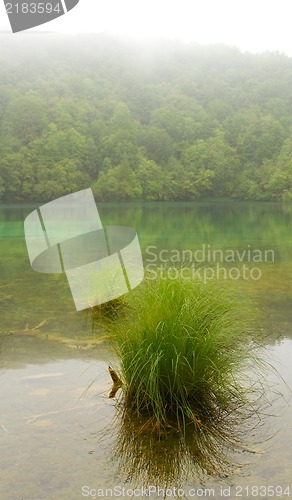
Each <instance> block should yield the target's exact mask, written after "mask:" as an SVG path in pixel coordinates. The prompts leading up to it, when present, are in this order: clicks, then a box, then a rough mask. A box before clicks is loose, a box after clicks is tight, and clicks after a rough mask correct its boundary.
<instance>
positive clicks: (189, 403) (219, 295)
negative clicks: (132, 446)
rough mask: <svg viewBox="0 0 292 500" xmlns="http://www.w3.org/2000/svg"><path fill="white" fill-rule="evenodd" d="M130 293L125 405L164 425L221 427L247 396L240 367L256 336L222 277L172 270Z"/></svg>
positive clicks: (121, 348) (123, 352)
mask: <svg viewBox="0 0 292 500" xmlns="http://www.w3.org/2000/svg"><path fill="white" fill-rule="evenodd" d="M128 300H129V305H130V306H131V307H130V308H129V311H128V316H127V319H125V320H124V321H123V322H122V324H119V327H118V328H117V331H116V335H115V342H116V348H117V352H118V356H119V360H120V376H121V379H122V380H123V390H124V398H123V402H124V405H125V408H126V410H127V413H128V412H129V410H130V412H133V414H136V415H138V416H139V415H144V416H145V415H146V416H147V415H148V416H149V422H152V423H153V425H154V426H155V427H156V428H158V429H162V428H163V427H164V428H165V427H166V426H169V425H170V426H172V427H173V428H176V429H178V430H181V429H185V428H186V426H187V425H188V424H192V425H194V426H195V428H196V429H197V430H203V429H207V428H209V429H211V428H212V429H213V431H214V435H215V433H216V432H217V431H219V428H220V422H223V423H224V421H226V422H227V420H228V419H229V420H230V418H233V417H230V416H232V415H233V412H234V411H235V410H236V411H238V410H239V409H240V408H243V407H244V405H245V403H246V401H247V387H246V384H245V382H244V381H243V380H242V377H240V373H241V370H243V369H244V367H245V366H246V364H248V362H250V360H251V358H252V344H251V339H250V338H249V336H248V334H247V333H245V325H244V323H243V321H242V318H240V313H239V310H240V308H239V305H238V304H237V303H236V301H235V300H234V299H233V298H231V296H230V293H227V291H226V287H224V288H223V287H222V285H220V284H218V283H217V282H208V283H203V282H201V281H194V280H185V279H183V278H182V277H180V276H177V277H176V279H171V278H170V277H169V276H168V275H167V274H166V275H165V276H160V277H159V278H157V279H155V280H145V281H144V282H143V283H142V285H141V286H140V287H139V288H138V289H136V290H135V291H133V292H132V293H131V294H129V296H128ZM225 430H226V429H225ZM224 432H225V431H224V426H223V427H222V432H221V437H222V435H223V433H224ZM226 437H228V432H227V433H226Z"/></svg>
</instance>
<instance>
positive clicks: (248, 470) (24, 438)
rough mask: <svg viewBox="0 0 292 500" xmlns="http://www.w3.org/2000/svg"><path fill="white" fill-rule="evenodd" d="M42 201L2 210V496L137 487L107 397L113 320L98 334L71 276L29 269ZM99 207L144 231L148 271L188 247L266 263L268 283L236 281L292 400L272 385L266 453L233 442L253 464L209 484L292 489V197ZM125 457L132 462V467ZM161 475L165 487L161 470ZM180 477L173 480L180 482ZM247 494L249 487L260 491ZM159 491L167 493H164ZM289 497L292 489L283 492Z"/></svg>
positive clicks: (187, 484)
mask: <svg viewBox="0 0 292 500" xmlns="http://www.w3.org/2000/svg"><path fill="white" fill-rule="evenodd" d="M34 208H35V207H34V206H25V205H21V206H2V207H0V237H1V240H0V245H1V247H0V255H1V259H0V313H1V316H0V318H1V319H0V321H1V323H0V331H1V336H0V370H1V371H0V384H1V385H0V393H1V411H0V441H1V455H0V474H1V480H0V488H1V490H2V491H1V493H0V497H1V498H5V499H7V500H10V499H11V500H12V499H13V500H15V499H17V500H18V499H25V500H28V499H29V500H31V499H35V500H37V499H38V500H39V499H49V500H50V499H56V498H58V499H68V498H70V499H73V500H74V499H79V498H84V497H85V496H84V494H85V493H86V492H87V491H89V490H88V489H86V488H85V489H84V490H83V495H82V487H83V486H84V487H85V486H86V487H87V486H88V487H90V488H91V489H92V493H94V491H93V490H94V489H96V490H98V489H100V490H102V489H104V491H105V488H113V487H114V486H120V487H122V486H124V487H125V486H127V487H128V488H130V487H131V486H133V484H134V483H133V481H132V480H131V477H130V470H131V464H130V463H125V462H127V461H128V462H131V452H130V451H129V450H128V451H126V450H124V456H123V454H122V456H120V457H118V456H117V452H116V451H117V442H118V438H119V435H118V432H119V431H118V426H117V425H116V424H117V420H116V419H115V417H116V415H117V408H116V403H115V401H114V400H110V399H108V397H107V395H108V392H109V390H110V388H111V383H110V378H109V375H108V372H107V365H108V364H109V363H110V364H112V363H113V364H114V363H115V361H116V360H115V355H114V353H113V352H112V351H111V350H110V348H109V346H108V345H107V343H106V342H101V341H100V337H101V336H102V334H103V332H102V328H101V330H100V331H98V332H94V333H93V332H92V328H91V322H90V321H88V318H87V317H86V314H85V313H84V312H78V313H77V312H76V311H75V308H74V303H73V300H72V297H71V293H70V290H69V287H68V284H67V282H66V277H65V276H63V275H49V274H40V273H36V272H34V271H33V270H32V269H31V268H30V264H29V261H28V257H27V253H26V247H25V241H24V235H23V220H24V218H25V217H26V215H27V214H28V213H29V212H30V211H32V210H33V209H34ZM98 208H99V212H100V215H101V218H102V221H103V223H104V225H128V226H132V227H134V228H135V229H136V230H137V232H138V235H139V239H140V243H141V248H142V252H143V256H144V264H145V267H147V266H148V267H149V266H150V268H151V269H153V267H151V266H152V264H153V259H154V257H153V255H157V259H159V258H160V257H161V254H160V252H161V251H164V253H163V254H162V255H163V256H164V259H165V258H169V257H170V256H171V255H173V254H172V253H171V252H172V251H173V249H176V250H177V255H180V252H182V251H183V250H190V251H192V252H195V251H196V250H198V249H199V250H202V249H203V248H205V249H208V248H209V249H211V250H213V249H214V250H220V249H221V250H222V252H223V255H226V252H227V251H230V250H234V251H235V250H237V251H238V254H237V255H239V256H243V255H244V252H245V251H246V254H245V256H244V257H243V258H242V261H240V259H241V257H240V259H238V258H237V259H236V261H235V262H219V264H220V266H221V267H222V266H224V267H226V270H227V271H226V272H229V270H230V269H231V268H237V269H241V268H242V266H243V264H245V265H246V266H247V267H249V268H253V267H256V268H259V269H260V278H259V279H250V278H249V279H244V278H243V277H242V275H240V277H239V278H238V279H232V278H230V277H228V280H227V281H228V283H230V286H233V287H234V289H235V290H237V292H238V293H240V294H241V295H242V298H243V300H244V298H245V297H246V299H247V298H249V300H251V304H252V306H251V307H254V308H256V309H258V310H259V312H260V315H261V316H260V317H261V323H260V325H257V328H260V329H261V331H262V333H261V334H262V337H264V338H265V344H266V352H267V356H269V359H270V361H271V362H272V364H273V365H274V366H276V368H277V369H278V371H279V373H280V374H281V375H282V377H283V380H280V379H279V378H275V377H274V375H273V374H270V375H269V377H270V387H273V391H274V390H275V389H276V390H278V391H279V392H280V393H281V394H282V395H283V397H279V398H277V399H275V397H274V396H272V392H273V391H272V390H271V401H272V403H271V407H270V409H269V411H268V413H269V414H270V415H271V416H270V417H266V418H265V419H264V424H263V426H262V427H261V429H260V431H259V434H258V436H255V437H254V439H255V440H256V439H258V440H259V441H260V443H259V444H258V448H259V451H261V453H256V454H251V453H248V452H246V451H243V450H235V451H234V450H233V451H232V450H230V459H231V460H234V463H235V462H240V463H242V464H244V465H243V466H240V467H235V471H234V473H233V474H232V475H230V476H229V477H225V478H221V479H216V480H215V479H213V478H212V477H211V478H205V484H204V487H209V488H213V489H214V495H213V498H222V494H221V493H220V491H221V489H220V488H221V487H226V488H227V487H229V486H230V487H231V488H232V489H231V498H233V497H234V498H235V494H236V493H240V490H236V489H235V488H236V486H237V487H238V488H239V487H240V486H244V487H249V488H250V487H252V486H253V485H254V486H257V487H259V486H261V485H263V486H265V485H274V486H280V487H282V488H283V492H284V487H287V486H288V485H290V487H291V470H292V451H291V450H292V426H291V421H292V411H291V408H290V407H289V404H288V403H287V400H288V399H289V397H290V395H289V387H292V368H291V366H292V364H291V357H292V329H291V319H292V318H291V311H292V308H291V305H292V304H291V299H292V275H291V269H292V258H291V255H292V251H291V250H292V238H291V230H290V228H291V227H292V225H291V222H292V205H290V204H276V203H275V204H273V203H263V204H256V203H254V204H253V203H235V202H234V203H231V202H204V203H203V202H202V203H173V204H172V203H167V204H162V203H149V204H101V205H99V207H98ZM150 247H151V248H150ZM247 250H250V251H253V250H260V251H262V252H263V255H264V251H265V250H272V251H273V256H274V257H273V259H267V261H264V259H263V261H261V262H254V261H252V260H250V258H249V256H248V255H249V254H248V253H247ZM150 251H151V254H150ZM224 252H225V253H224ZM218 255H220V254H217V256H218ZM258 255H259V254H258ZM270 255H271V254H270ZM196 265H197V266H198V265H199V266H202V267H212V266H213V267H214V266H215V265H216V262H209V261H208V257H206V255H205V261H204V262H200V263H196ZM235 275H236V274H234V276H235ZM228 276H229V275H228ZM275 384H276V385H275ZM273 394H274V392H273ZM265 436H269V437H270V440H269V441H265ZM249 437H252V436H249ZM163 446H164V445H163V443H162V444H161V443H158V444H157V450H158V452H157V453H158V456H159V460H158V458H157V460H158V462H157V463H158V465H159V467H160V470H161V472H162V471H163V469H164V468H165V467H166V464H167V460H166V456H165V454H164V453H163ZM166 449H167V443H165V450H166ZM141 454H142V456H141V471H139V474H140V483H139V474H138V479H137V478H136V479H135V485H136V486H137V485H138V486H140V487H142V485H143V484H144V482H145V478H144V474H143V470H142V465H143V450H142V452H141ZM145 456H147V454H146V453H145ZM123 461H124V465H126V467H122V468H121V467H120V465H121V462H123ZM167 466H168V467H169V466H170V465H169V463H168V465H167ZM145 468H147V467H146V464H145ZM188 472H189V477H188V478H187V477H185V478H184V479H183V480H182V481H181V483H180V484H181V485H182V487H183V488H184V490H185V492H186V495H187V496H188V497H189V498H191V495H188V491H189V490H190V489H191V488H199V487H202V483H201V478H199V477H198V476H197V475H196V474H195V473H194V474H193V475H192V471H191V470H189V471H188ZM162 476H163V474H162ZM186 476H188V474H186ZM168 477H171V476H168ZM156 480H157V482H158V483H159V478H157V476H156ZM162 482H163V480H162V479H161V486H162ZM177 485H178V483H177V482H176V480H175V479H173V482H171V480H170V483H169V487H170V488H171V487H175V486H177ZM242 491H243V493H242V496H244V490H242ZM192 493H193V492H192ZM198 493H199V492H198ZM246 493H248V495H250V491H249V490H246ZM291 494H292V489H291ZM232 495H233V496H232ZM99 496H101V495H99ZM104 496H105V495H104ZM108 496H110V495H109V494H108ZM197 496H198V495H197ZM205 496H206V495H205ZM92 497H94V496H91V498H92ZM192 497H194V495H193V496H192ZM245 497H246V498H249V497H248V496H247V495H245ZM278 497H279V496H278ZM152 498H161V496H160V497H159V496H157V493H156V494H155V493H153V495H152ZM261 498H265V496H263V495H261ZM266 498H268V496H266ZM282 498H287V496H284V493H283V495H282Z"/></svg>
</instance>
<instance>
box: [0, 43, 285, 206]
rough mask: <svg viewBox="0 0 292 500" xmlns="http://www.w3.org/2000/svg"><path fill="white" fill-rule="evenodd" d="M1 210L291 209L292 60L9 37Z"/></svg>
mask: <svg viewBox="0 0 292 500" xmlns="http://www.w3.org/2000/svg"><path fill="white" fill-rule="evenodd" d="M0 42H1V52H0V200H1V201H2V202H18V201H47V200H51V199H54V198H57V197H58V196H62V195H64V194H67V193H70V192H72V191H76V190H78V189H83V188H86V187H89V186H91V187H92V189H93V192H94V195H95V198H96V199H97V200H136V199H142V200H196V199H200V198H204V197H221V196H224V197H230V198H236V199H243V200H292V59H291V58H288V57H287V56H285V55H281V54H271V53H265V54H262V55H251V54H248V53H241V52H240V51H239V50H237V49H235V48H229V47H222V46H213V47H200V46H197V45H187V44H183V43H181V42H160V43H158V42H157V43H154V42H152V43H150V42H149V43H148V44H144V45H143V44H142V43H140V44H134V43H130V42H126V41H121V40H115V39H111V38H109V37H105V36H98V35H91V36H90V35H88V36H75V37H74V36H55V35H46V36H45V35H42V36H41V35H40V36H37V35H31V36H24V35H16V36H9V37H8V36H7V37H4V36H2V37H1V41H0Z"/></svg>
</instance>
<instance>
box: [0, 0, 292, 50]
mask: <svg viewBox="0 0 292 500" xmlns="http://www.w3.org/2000/svg"><path fill="white" fill-rule="evenodd" d="M0 2H1V4H2V5H4V4H3V0H0ZM2 5H1V6H2ZM0 26H1V29H10V25H9V22H8V18H7V16H6V14H5V12H4V7H3V8H2V10H1V18H0ZM36 29H37V30H40V29H42V30H50V31H57V32H67V33H68V32H69V33H82V32H96V33H100V32H102V33H111V34H116V35H127V36H130V37H139V38H149V37H150V38H151V37H156V38H157V37H163V38H178V39H183V40H186V41H190V40H192V41H195V42H199V43H202V44H205V43H225V44H228V45H235V46H237V47H239V48H240V49H242V50H248V51H251V52H262V51H265V50H272V51H275V50H278V51H280V52H285V53H286V54H288V55H290V56H292V0H277V1H275V0H106V1H105V0H79V4H78V5H77V6H76V7H75V8H74V9H72V10H71V11H70V12H68V13H67V14H66V15H64V16H62V17H60V18H58V19H55V20H54V21H51V22H50V23H47V24H44V25H42V26H41V27H39V28H36ZM11 36H17V35H15V34H11ZM1 43H3V38H2V41H1Z"/></svg>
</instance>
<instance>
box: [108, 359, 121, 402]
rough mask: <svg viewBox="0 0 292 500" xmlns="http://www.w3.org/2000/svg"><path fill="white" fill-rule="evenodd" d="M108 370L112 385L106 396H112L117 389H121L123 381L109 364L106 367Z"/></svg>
mask: <svg viewBox="0 0 292 500" xmlns="http://www.w3.org/2000/svg"><path fill="white" fill-rule="evenodd" d="M108 371H109V374H110V376H111V379H112V381H113V386H112V389H111V391H110V392H109V395H108V397H109V398H114V397H115V395H116V393H117V392H118V390H119V389H121V387H123V382H122V381H121V379H120V377H119V376H118V374H117V373H116V372H115V370H113V368H112V367H111V366H109V367H108Z"/></svg>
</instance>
